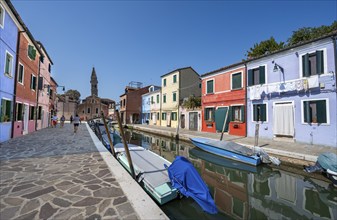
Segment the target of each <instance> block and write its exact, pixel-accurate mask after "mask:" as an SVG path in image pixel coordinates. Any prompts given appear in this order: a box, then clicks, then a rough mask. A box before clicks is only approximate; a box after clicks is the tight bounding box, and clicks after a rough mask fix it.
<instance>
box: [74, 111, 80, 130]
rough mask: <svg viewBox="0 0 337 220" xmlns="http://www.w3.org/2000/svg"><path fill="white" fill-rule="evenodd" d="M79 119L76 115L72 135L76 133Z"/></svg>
mask: <svg viewBox="0 0 337 220" xmlns="http://www.w3.org/2000/svg"><path fill="white" fill-rule="evenodd" d="M80 122H81V119H80V117H78V114H76V116H75V117H74V133H76V132H77V130H78V126H79V125H80Z"/></svg>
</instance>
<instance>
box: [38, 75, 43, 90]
mask: <svg viewBox="0 0 337 220" xmlns="http://www.w3.org/2000/svg"><path fill="white" fill-rule="evenodd" d="M38 89H39V90H42V89H43V77H41V76H39V82H38Z"/></svg>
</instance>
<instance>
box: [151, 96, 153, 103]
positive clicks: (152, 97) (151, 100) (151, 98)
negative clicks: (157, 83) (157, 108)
mask: <svg viewBox="0 0 337 220" xmlns="http://www.w3.org/2000/svg"><path fill="white" fill-rule="evenodd" d="M152 103H153V96H151V104H152Z"/></svg>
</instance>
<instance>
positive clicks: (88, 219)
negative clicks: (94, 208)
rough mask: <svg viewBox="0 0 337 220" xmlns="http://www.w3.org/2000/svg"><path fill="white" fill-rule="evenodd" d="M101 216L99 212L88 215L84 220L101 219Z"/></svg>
mask: <svg viewBox="0 0 337 220" xmlns="http://www.w3.org/2000/svg"><path fill="white" fill-rule="evenodd" d="M101 219H102V217H101V216H100V215H99V214H93V215H91V216H89V217H88V218H86V219H85V220H101Z"/></svg>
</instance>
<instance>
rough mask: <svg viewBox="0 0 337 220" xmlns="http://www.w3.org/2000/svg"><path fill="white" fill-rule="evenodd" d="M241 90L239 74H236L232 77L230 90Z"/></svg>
mask: <svg viewBox="0 0 337 220" xmlns="http://www.w3.org/2000/svg"><path fill="white" fill-rule="evenodd" d="M240 88H241V73H236V74H233V75H232V89H240Z"/></svg>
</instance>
